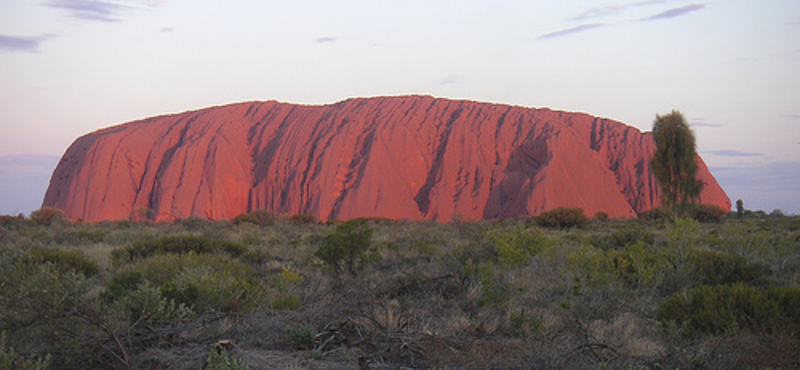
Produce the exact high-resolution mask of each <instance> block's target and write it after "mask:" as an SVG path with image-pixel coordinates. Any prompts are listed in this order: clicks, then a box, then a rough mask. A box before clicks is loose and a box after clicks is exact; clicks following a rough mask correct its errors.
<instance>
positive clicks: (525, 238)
mask: <svg viewBox="0 0 800 370" xmlns="http://www.w3.org/2000/svg"><path fill="white" fill-rule="evenodd" d="M486 237H487V239H488V240H487V242H488V244H489V247H490V248H491V250H492V252H493V257H494V260H495V262H498V263H501V264H503V265H506V266H508V267H520V266H522V265H524V264H525V263H526V262H527V261H528V260H529V259H530V258H531V257H532V256H534V255H536V254H538V253H540V252H541V251H542V250H544V249H545V248H547V247H548V246H549V245H550V240H549V239H548V238H547V237H546V236H545V235H544V234H543V233H542V232H541V231H539V230H536V229H535V228H524V227H516V228H513V229H496V230H492V231H490V232H489V233H488V234H487V236H486Z"/></svg>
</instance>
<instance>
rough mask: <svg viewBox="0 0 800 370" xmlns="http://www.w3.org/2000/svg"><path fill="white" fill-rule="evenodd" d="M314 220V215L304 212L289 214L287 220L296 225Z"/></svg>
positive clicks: (310, 222)
mask: <svg viewBox="0 0 800 370" xmlns="http://www.w3.org/2000/svg"><path fill="white" fill-rule="evenodd" d="M316 221H317V218H316V217H315V216H314V215H309V214H305V213H297V214H294V215H291V216H289V222H291V223H293V224H296V225H304V224H312V223H314V222H316Z"/></svg>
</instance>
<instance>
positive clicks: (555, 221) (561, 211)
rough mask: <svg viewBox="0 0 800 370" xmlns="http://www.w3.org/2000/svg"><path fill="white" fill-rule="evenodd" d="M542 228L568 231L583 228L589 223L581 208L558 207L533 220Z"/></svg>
mask: <svg viewBox="0 0 800 370" xmlns="http://www.w3.org/2000/svg"><path fill="white" fill-rule="evenodd" d="M535 220H536V222H537V223H538V224H539V225H540V226H542V227H550V228H560V229H569V228H573V227H583V226H584V225H586V223H587V222H588V221H589V220H588V219H587V218H586V215H585V214H584V213H583V209H581V208H568V207H559V208H555V209H552V210H550V211H547V212H542V213H541V214H540V215H539V216H536V218H535Z"/></svg>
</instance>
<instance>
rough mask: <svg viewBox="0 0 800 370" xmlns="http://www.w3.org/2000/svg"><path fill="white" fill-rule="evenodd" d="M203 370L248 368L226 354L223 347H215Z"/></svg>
mask: <svg viewBox="0 0 800 370" xmlns="http://www.w3.org/2000/svg"><path fill="white" fill-rule="evenodd" d="M203 370H250V367H248V366H247V364H245V363H244V362H242V361H241V360H239V359H238V358H236V357H234V356H233V355H232V354H231V353H230V352H228V350H227V349H225V346H215V347H214V348H212V349H211V352H210V353H209V354H208V358H206V365H205V367H204V368H203Z"/></svg>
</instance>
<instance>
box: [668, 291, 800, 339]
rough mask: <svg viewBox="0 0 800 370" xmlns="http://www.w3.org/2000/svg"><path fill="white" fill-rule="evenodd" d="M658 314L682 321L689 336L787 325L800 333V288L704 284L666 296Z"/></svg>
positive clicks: (781, 328) (785, 326)
mask: <svg viewBox="0 0 800 370" xmlns="http://www.w3.org/2000/svg"><path fill="white" fill-rule="evenodd" d="M658 318H659V319H660V320H661V321H662V322H677V323H680V324H682V325H683V326H684V329H685V333H686V334H687V335H689V336H698V335H706V334H711V335H716V334H722V333H725V332H727V331H730V330H758V331H765V332H773V331H774V330H778V329H780V330H784V329H787V328H789V332H793V333H794V335H800V289H797V288H789V287H770V288H767V289H757V288H754V287H751V286H747V285H744V284H742V283H737V284H733V285H716V286H709V285H701V286H698V287H696V288H692V289H690V290H688V291H685V292H678V293H675V294H673V295H672V296H671V297H669V298H668V299H667V300H665V301H664V302H663V303H662V304H661V305H660V307H659V309H658Z"/></svg>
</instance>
